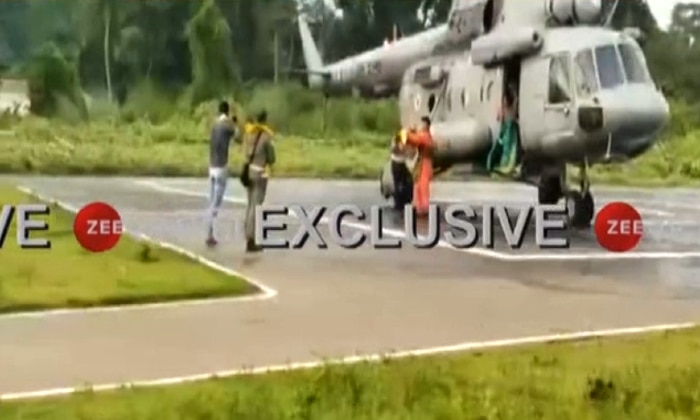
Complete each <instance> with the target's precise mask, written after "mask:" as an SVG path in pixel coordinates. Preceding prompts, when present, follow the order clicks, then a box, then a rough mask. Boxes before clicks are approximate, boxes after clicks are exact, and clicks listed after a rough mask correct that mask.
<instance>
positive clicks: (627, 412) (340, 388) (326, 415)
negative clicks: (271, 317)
mask: <svg viewBox="0 0 700 420" xmlns="http://www.w3.org/2000/svg"><path fill="white" fill-rule="evenodd" d="M698 354H700V330H698V329H695V330H686V331H677V332H667V333H655V334H650V335H645V336H636V337H627V338H615V339H613V338H610V339H604V340H590V341H581V342H575V343H561V344H549V345H536V346H530V347H525V348H511V349H502V350H495V351H489V352H485V353H468V354H458V355H451V356H435V357H429V358H414V359H403V360H391V361H389V360H387V361H385V362H382V363H377V364H370V363H365V364H358V365H349V366H338V365H335V366H331V365H328V366H327V367H324V368H321V369H314V370H307V371H295V372H282V373H273V374H268V375H261V376H240V377H235V378H230V379H213V380H210V381H206V382H199V383H192V384H186V385H177V386H171V387H163V388H140V389H139V388H133V389H128V390H127V389H125V390H120V391H114V392H109V393H91V392H89V391H87V392H83V393H80V394H76V395H74V396H70V397H61V398H54V399H46V400H39V401H26V402H8V403H0V417H2V418H3V419H6V420H13V419H23V420H28V419H51V420H67V419H100V420H107V419H130V420H141V419H159V420H160V419H162V420H177V419H221V420H224V419H269V420H275V419H358V420H364V419H367V420H369V419H382V420H393V419H397V420H398V419H407V418H411V419H445V420H449V419H455V420H467V419H514V420H526V419H535V418H536V419H556V420H559V419H611V420H613V419H614V420H623V419H630V420H631V419H634V420H645V419H655V420H656V419H697V418H700V387H699V386H698V384H700V357H698Z"/></svg>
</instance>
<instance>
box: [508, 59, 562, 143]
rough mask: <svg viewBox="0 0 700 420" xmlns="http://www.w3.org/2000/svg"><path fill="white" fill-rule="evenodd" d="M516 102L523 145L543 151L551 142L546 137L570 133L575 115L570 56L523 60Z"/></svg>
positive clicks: (557, 136)
mask: <svg viewBox="0 0 700 420" xmlns="http://www.w3.org/2000/svg"><path fill="white" fill-rule="evenodd" d="M543 75H546V77H542V76H543ZM519 104H520V110H519V111H520V129H521V134H522V137H523V139H522V140H523V147H524V148H526V149H530V150H532V149H540V151H542V148H543V147H546V146H547V145H548V143H550V141H549V140H548V138H550V137H552V136H553V138H559V137H562V136H568V135H571V134H572V133H573V130H574V128H575V118H574V112H573V111H574V95H573V88H572V78H571V57H570V55H569V54H568V53H560V54H554V55H551V56H546V57H538V58H534V59H532V60H525V61H524V62H523V68H522V74H521V84H520V101H519Z"/></svg>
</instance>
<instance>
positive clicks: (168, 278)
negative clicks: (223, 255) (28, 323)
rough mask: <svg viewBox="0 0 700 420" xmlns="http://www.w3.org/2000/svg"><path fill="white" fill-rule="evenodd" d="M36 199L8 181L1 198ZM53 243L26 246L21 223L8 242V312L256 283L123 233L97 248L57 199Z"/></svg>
mask: <svg viewBox="0 0 700 420" xmlns="http://www.w3.org/2000/svg"><path fill="white" fill-rule="evenodd" d="M36 201H37V200H36V199H33V198H31V197H27V196H26V195H25V194H23V193H21V192H19V191H17V190H15V189H14V188H12V187H9V186H2V185H0V203H3V204H20V203H27V202H36ZM44 219H45V220H47V222H48V223H49V228H50V231H49V232H48V233H41V234H40V235H41V236H43V237H47V238H49V239H50V240H51V242H52V249H50V250H22V249H20V248H18V247H17V245H16V244H15V242H14V232H13V231H14V223H13V226H12V228H11V231H10V233H9V235H8V237H7V241H6V243H5V245H4V247H3V248H2V250H0V253H1V254H2V257H1V258H2V264H0V312H15V311H22V310H42V309H50V308H65V307H71V308H76V307H80V308H83V307H92V306H102V305H108V304H132V303H146V302H156V301H166V300H175V299H191V298H207V297H215V296H231V295H242V294H247V293H251V292H253V291H254V289H253V286H251V285H249V284H248V283H247V282H245V281H244V280H242V279H239V278H234V277H231V276H228V275H226V274H223V273H220V272H218V271H215V270H213V269H210V268H208V267H205V266H203V265H202V264H199V263H198V262H196V261H194V260H191V259H189V258H188V257H185V256H183V255H180V254H177V253H175V252H172V251H169V250H165V249H162V248H159V247H157V246H155V245H151V244H149V243H145V242H138V241H136V240H134V239H131V238H130V237H127V236H123V237H122V238H121V240H120V241H119V244H118V245H117V246H116V247H115V248H114V249H113V250H111V251H109V252H105V253H101V254H91V253H89V252H88V251H85V250H83V249H82V248H81V247H80V245H79V244H78V242H77V241H76V240H75V237H74V236H73V228H72V226H73V215H72V214H70V213H68V212H65V211H63V210H61V209H60V208H58V207H57V206H56V205H53V206H52V211H51V215H49V216H46V217H45V218H44Z"/></svg>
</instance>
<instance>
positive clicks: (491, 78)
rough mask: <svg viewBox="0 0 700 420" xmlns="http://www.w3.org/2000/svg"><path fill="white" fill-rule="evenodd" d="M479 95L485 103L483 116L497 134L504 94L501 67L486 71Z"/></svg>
mask: <svg viewBox="0 0 700 420" xmlns="http://www.w3.org/2000/svg"><path fill="white" fill-rule="evenodd" d="M479 96H480V100H481V102H482V103H483V104H484V105H485V107H484V108H483V112H484V113H485V115H483V118H484V120H485V121H488V124H489V126H491V129H492V130H493V132H494V134H495V135H497V134H498V130H499V128H500V126H499V121H498V113H499V110H500V109H501V100H502V96H503V71H502V70H501V68H500V67H498V68H491V69H487V70H486V71H485V72H484V75H483V79H482V84H481V90H480V92H479Z"/></svg>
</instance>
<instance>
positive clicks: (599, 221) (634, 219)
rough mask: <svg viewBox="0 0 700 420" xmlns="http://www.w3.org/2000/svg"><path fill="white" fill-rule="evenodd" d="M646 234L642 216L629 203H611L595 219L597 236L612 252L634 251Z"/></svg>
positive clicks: (604, 246) (600, 242) (603, 245)
mask: <svg viewBox="0 0 700 420" xmlns="http://www.w3.org/2000/svg"><path fill="white" fill-rule="evenodd" d="M643 234H644V224H643V223H642V216H641V215H640V214H639V212H638V211H637V209H635V208H634V207H632V206H631V205H629V204H627V203H619V202H618V203H610V204H608V205H607V206H605V207H603V209H602V210H601V211H600V212H599V213H598V216H596V219H595V236H596V239H598V243H599V244H600V246H602V247H603V248H605V249H607V250H608V251H611V252H628V251H632V250H633V249H634V248H636V247H637V245H639V242H640V241H641V240H642V235H643Z"/></svg>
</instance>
